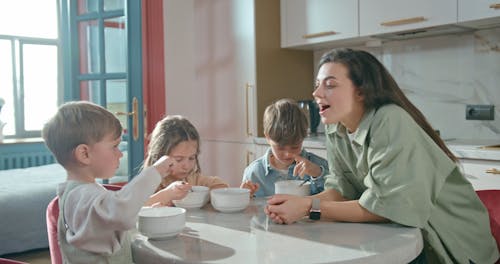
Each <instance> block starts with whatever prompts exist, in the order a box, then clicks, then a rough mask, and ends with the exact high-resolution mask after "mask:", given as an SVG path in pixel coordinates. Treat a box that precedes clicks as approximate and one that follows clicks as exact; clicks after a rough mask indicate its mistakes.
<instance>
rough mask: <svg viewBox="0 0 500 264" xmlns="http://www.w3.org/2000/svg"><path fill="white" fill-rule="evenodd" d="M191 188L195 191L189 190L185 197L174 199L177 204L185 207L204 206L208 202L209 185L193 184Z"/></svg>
mask: <svg viewBox="0 0 500 264" xmlns="http://www.w3.org/2000/svg"><path fill="white" fill-rule="evenodd" d="M191 189H192V190H193V191H192V192H189V193H188V194H187V195H186V197H184V198H183V199H181V200H173V201H172V202H173V203H174V204H175V206H177V207H182V208H185V209H196V208H200V207H202V206H204V205H205V204H206V203H207V202H208V191H209V189H208V187H206V186H193V187H192V188H191Z"/></svg>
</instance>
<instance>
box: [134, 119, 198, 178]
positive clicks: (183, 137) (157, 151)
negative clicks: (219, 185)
mask: <svg viewBox="0 0 500 264" xmlns="http://www.w3.org/2000/svg"><path fill="white" fill-rule="evenodd" d="M190 140H194V141H196V143H197V148H196V167H195V169H194V171H195V172H201V169H200V164H199V162H198V154H199V153H200V135H199V134H198V131H197V130H196V128H195V127H194V126H193V124H191V122H189V120H187V119H186V118H185V117H183V116H180V115H169V116H166V117H165V118H163V119H162V120H160V121H158V123H156V126H155V128H154V129H153V133H151V141H150V142H149V145H148V155H147V157H146V160H145V161H144V166H145V167H148V166H151V165H152V164H154V163H155V162H156V161H157V160H158V159H159V158H160V157H162V156H163V155H169V154H170V151H172V149H173V148H175V147H176V146H177V145H178V144H179V143H181V142H184V141H190Z"/></svg>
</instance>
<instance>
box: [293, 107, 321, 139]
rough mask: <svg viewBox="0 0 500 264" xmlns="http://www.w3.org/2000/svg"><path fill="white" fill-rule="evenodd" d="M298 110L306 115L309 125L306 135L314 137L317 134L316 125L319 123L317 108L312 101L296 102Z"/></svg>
mask: <svg viewBox="0 0 500 264" xmlns="http://www.w3.org/2000/svg"><path fill="white" fill-rule="evenodd" d="M297 103H298V105H299V107H300V109H302V111H303V112H304V113H305V114H306V117H307V121H308V123H309V129H308V131H307V132H308V134H309V135H316V134H317V133H318V125H319V122H320V116H319V106H318V104H316V102H315V101H314V100H300V101H298V102H297Z"/></svg>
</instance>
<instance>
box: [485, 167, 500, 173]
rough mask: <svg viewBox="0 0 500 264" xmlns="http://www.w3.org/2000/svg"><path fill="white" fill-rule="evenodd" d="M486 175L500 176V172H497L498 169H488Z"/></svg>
mask: <svg viewBox="0 0 500 264" xmlns="http://www.w3.org/2000/svg"><path fill="white" fill-rule="evenodd" d="M486 173H491V174H500V170H497V169H496V168H491V169H487V170H486Z"/></svg>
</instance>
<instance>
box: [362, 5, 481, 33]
mask: <svg viewBox="0 0 500 264" xmlns="http://www.w3.org/2000/svg"><path fill="white" fill-rule="evenodd" d="M471 2H472V1H471ZM456 22H457V1H456V0H440V1H433V0H420V1H415V0H378V1H373V0H359V33H360V35H361V36H369V35H375V34H383V33H392V32H398V31H408V30H413V29H418V28H427V27H433V26H439V25H445V24H453V23H456Z"/></svg>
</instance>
